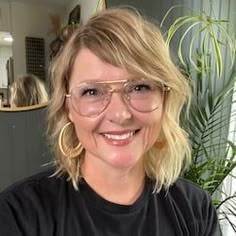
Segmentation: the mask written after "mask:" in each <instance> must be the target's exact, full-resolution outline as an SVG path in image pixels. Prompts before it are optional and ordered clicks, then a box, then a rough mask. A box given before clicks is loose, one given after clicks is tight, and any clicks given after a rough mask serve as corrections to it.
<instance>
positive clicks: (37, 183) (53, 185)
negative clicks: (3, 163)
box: [0, 168, 67, 203]
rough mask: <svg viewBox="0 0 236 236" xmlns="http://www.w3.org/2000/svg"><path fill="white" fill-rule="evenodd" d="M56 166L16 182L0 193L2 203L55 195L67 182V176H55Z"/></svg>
mask: <svg viewBox="0 0 236 236" xmlns="http://www.w3.org/2000/svg"><path fill="white" fill-rule="evenodd" d="M54 172H55V171H54V168H51V169H48V170H46V171H43V172H40V173H38V174H35V175H33V176H30V177H28V178H25V179H23V180H21V181H18V182H16V183H14V184H13V185H11V186H9V187H8V188H6V189H5V190H4V191H2V192H1V193H0V203H2V202H5V201H8V202H10V201H14V200H20V199H25V200H27V199H28V200H29V199H32V198H41V197H42V198H44V197H46V196H47V198H50V197H54V195H57V194H58V191H60V188H61V187H62V186H63V185H65V184H66V183H67V181H66V178H65V177H57V176H53V174H54Z"/></svg>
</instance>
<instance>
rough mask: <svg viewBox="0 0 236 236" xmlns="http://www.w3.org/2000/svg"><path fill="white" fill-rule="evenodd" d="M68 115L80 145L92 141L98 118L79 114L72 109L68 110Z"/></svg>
mask: <svg viewBox="0 0 236 236" xmlns="http://www.w3.org/2000/svg"><path fill="white" fill-rule="evenodd" d="M68 117H69V119H70V121H71V122H72V123H73V124H74V127H75V131H76V135H77V137H78V139H79V140H80V142H81V143H82V145H83V144H85V143H87V142H92V140H94V142H95V139H94V138H93V137H94V133H95V132H96V129H97V127H98V125H99V120H97V119H91V118H87V117H83V116H80V115H78V114H77V113H76V112H74V111H73V110H69V114H68ZM85 146H86V145H85Z"/></svg>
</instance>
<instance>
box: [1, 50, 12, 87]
mask: <svg viewBox="0 0 236 236" xmlns="http://www.w3.org/2000/svg"><path fill="white" fill-rule="evenodd" d="M11 56H12V48H11V46H0V88H7V85H8V81H7V69H6V64H7V60H8V59H9V58H10V57H11Z"/></svg>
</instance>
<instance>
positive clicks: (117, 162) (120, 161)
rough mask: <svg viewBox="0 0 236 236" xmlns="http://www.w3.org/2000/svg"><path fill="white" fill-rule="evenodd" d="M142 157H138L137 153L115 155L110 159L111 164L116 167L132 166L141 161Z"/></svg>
mask: <svg viewBox="0 0 236 236" xmlns="http://www.w3.org/2000/svg"><path fill="white" fill-rule="evenodd" d="M139 160H140V158H137V156H135V155H122V156H120V155H119V156H113V157H112V155H111V158H110V159H109V163H110V165H112V166H113V167H115V168H122V169H123V168H132V167H135V166H136V165H137V164H138V163H140V161H139Z"/></svg>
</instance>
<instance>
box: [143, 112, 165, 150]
mask: <svg viewBox="0 0 236 236" xmlns="http://www.w3.org/2000/svg"><path fill="white" fill-rule="evenodd" d="M143 124H144V127H145V129H144V130H145V135H144V139H145V140H144V142H145V146H146V147H147V149H149V148H150V147H151V146H152V145H153V144H154V143H155V142H156V140H157V139H158V137H159V134H160V131H161V128H162V112H160V111H158V112H153V113H151V114H150V115H148V116H146V118H145V119H143Z"/></svg>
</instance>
